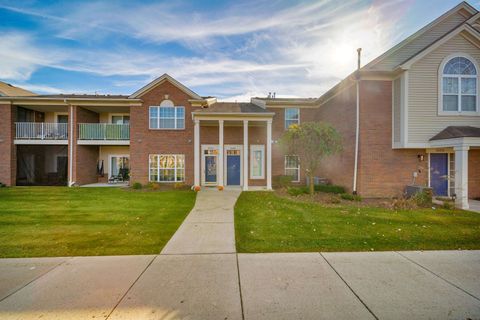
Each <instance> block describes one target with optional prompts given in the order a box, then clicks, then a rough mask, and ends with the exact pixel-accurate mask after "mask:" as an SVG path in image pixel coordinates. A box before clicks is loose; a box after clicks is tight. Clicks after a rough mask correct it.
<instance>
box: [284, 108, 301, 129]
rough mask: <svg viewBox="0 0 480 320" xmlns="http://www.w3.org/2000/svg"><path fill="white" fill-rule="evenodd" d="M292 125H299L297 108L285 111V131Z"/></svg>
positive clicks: (298, 110)
mask: <svg viewBox="0 0 480 320" xmlns="http://www.w3.org/2000/svg"><path fill="white" fill-rule="evenodd" d="M292 124H300V109H298V108H286V109H285V129H288V128H289V127H290V126H291V125H292Z"/></svg>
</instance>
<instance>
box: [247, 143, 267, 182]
mask: <svg viewBox="0 0 480 320" xmlns="http://www.w3.org/2000/svg"><path fill="white" fill-rule="evenodd" d="M255 151H261V152H262V162H261V164H260V165H261V171H262V174H261V175H259V176H255V175H253V153H254V152H255ZM250 179H252V180H255V179H265V146H264V145H263V144H252V145H250Z"/></svg>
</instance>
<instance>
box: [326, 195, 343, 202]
mask: <svg viewBox="0 0 480 320" xmlns="http://www.w3.org/2000/svg"><path fill="white" fill-rule="evenodd" d="M328 202H329V203H332V204H339V203H340V202H341V200H340V198H339V197H338V196H337V195H336V194H332V195H331V196H330V197H329V198H328Z"/></svg>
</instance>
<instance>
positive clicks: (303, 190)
mask: <svg viewBox="0 0 480 320" xmlns="http://www.w3.org/2000/svg"><path fill="white" fill-rule="evenodd" d="M287 192H288V194H289V195H291V196H295V197H296V196H299V195H301V194H308V188H307V187H290V188H288V189H287Z"/></svg>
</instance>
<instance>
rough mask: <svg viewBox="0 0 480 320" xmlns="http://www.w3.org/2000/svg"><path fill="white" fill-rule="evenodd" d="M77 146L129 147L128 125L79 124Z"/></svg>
mask: <svg viewBox="0 0 480 320" xmlns="http://www.w3.org/2000/svg"><path fill="white" fill-rule="evenodd" d="M78 144H97V145H98V144H104V145H129V144H130V125H129V124H112V123H79V124H78Z"/></svg>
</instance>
